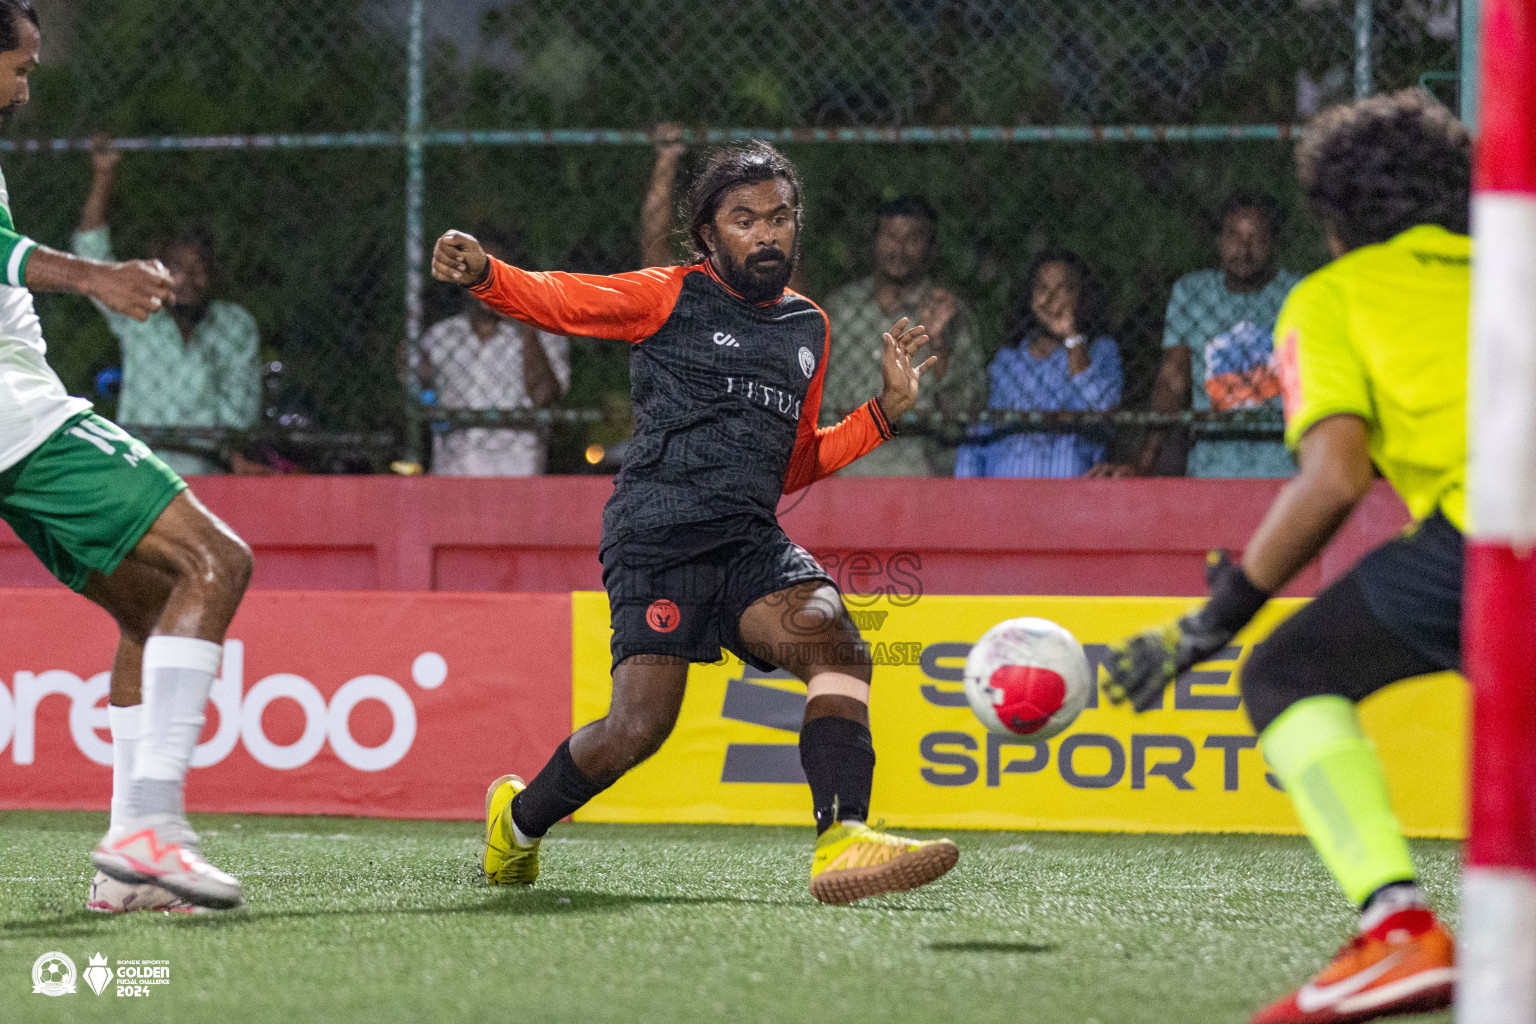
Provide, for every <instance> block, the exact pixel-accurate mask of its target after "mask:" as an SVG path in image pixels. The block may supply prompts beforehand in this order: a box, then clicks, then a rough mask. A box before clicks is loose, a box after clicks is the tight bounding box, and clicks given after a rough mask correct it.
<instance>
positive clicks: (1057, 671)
mask: <svg viewBox="0 0 1536 1024" xmlns="http://www.w3.org/2000/svg"><path fill="white" fill-rule="evenodd" d="M1092 694H1093V675H1092V673H1090V672H1089V671H1088V657H1087V655H1085V654H1084V653H1083V648H1082V645H1081V644H1079V643H1078V642H1077V639H1076V638H1075V637H1073V635H1072V634H1071V633H1068V632H1067V631H1066V630H1065V629H1062V628H1061V627H1060V626H1058V625H1056V623H1054V622H1052V621H1050V620H1049V619H1030V618H1026V619H1009V620H1007V621H1006V622H999V623H998V624H997V625H995V626H993V627H992V628H991V629H989V630H987V631H986V632H985V633H983V634H982V635H981V639H980V640H978V641H976V646H974V647H972V648H971V653H970V654H969V655H968V656H967V657H966V659H965V699H966V700H967V701H969V702H970V705H971V710H972V711H974V712H976V717H977V718H979V719H981V723H982V724H983V725H985V726H986V727H987V728H988V729H990V730H992V731H993V732H996V733H1001V734H1002V735H1004V736H1022V737H1026V738H1028V739H1032V740H1048V739H1050V738H1051V737H1052V736H1055V735H1057V734H1058V733H1060V732H1062V731H1063V730H1065V729H1066V728H1067V727H1068V726H1069V725H1071V724H1072V723H1073V722H1074V721H1076V720H1077V716H1078V715H1079V714H1080V713H1081V712H1082V710H1083V708H1085V707H1087V706H1088V698H1089V697H1090V696H1092Z"/></svg>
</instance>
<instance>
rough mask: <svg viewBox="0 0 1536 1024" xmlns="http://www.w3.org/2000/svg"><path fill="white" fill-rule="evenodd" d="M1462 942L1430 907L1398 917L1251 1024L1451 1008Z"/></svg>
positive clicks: (1326, 1021) (1309, 1023)
mask: <svg viewBox="0 0 1536 1024" xmlns="http://www.w3.org/2000/svg"><path fill="white" fill-rule="evenodd" d="M1455 982H1456V941H1455V939H1453V938H1452V937H1451V933H1450V932H1448V931H1446V930H1445V927H1444V926H1443V925H1442V924H1441V923H1440V922H1439V920H1438V919H1436V917H1435V914H1434V911H1432V910H1429V909H1428V908H1425V907H1411V908H1409V909H1406V910H1399V911H1398V912H1397V913H1395V914H1392V915H1391V916H1390V917H1387V918H1385V919H1384V920H1382V921H1381V922H1380V923H1378V924H1377V925H1376V926H1375V927H1373V928H1371V929H1370V930H1369V931H1365V932H1361V933H1360V934H1359V935H1356V936H1355V937H1354V938H1353V939H1351V940H1349V942H1347V943H1346V944H1345V945H1344V948H1343V949H1341V950H1339V952H1338V954H1337V955H1336V956H1335V957H1334V958H1333V962H1332V963H1330V964H1329V965H1328V966H1327V967H1324V968H1323V969H1322V971H1321V972H1319V973H1318V975H1317V976H1316V977H1314V978H1313V979H1312V980H1311V981H1309V982H1307V983H1306V984H1305V985H1303V986H1301V988H1299V989H1297V990H1296V992H1295V993H1293V994H1291V995H1288V996H1286V997H1285V998H1284V999H1282V1000H1280V1001H1279V1002H1277V1003H1274V1004H1273V1005H1271V1006H1268V1007H1266V1008H1265V1009H1263V1010H1260V1011H1259V1012H1258V1013H1256V1014H1254V1017H1253V1024H1356V1022H1358V1021H1367V1020H1375V1019H1377V1018H1378V1017H1395V1016H1397V1015H1398V1014H1404V1013H1428V1012H1430V1011H1432V1010H1442V1009H1445V1008H1446V1007H1448V1006H1450V1005H1451V991H1452V988H1453V987H1454V985H1455Z"/></svg>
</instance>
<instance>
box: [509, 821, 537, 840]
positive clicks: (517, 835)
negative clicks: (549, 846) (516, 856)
mask: <svg viewBox="0 0 1536 1024" xmlns="http://www.w3.org/2000/svg"><path fill="white" fill-rule="evenodd" d="M507 817H508V818H511V817H512V816H511V815H510V814H509V815H507ZM512 841H513V842H514V843H516V844H517V845H518V846H532V845H533V844H534V843H536V842H538V840H537V839H529V838H528V837H527V836H525V835H523V830H522V829H520V828H518V827H517V821H516V820H513V822H512Z"/></svg>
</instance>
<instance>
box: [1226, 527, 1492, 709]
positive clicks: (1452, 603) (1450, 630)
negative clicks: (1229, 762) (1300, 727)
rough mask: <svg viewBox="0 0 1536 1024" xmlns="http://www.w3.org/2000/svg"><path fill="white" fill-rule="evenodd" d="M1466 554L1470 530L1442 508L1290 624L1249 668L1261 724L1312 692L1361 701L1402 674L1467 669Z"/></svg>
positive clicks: (1249, 689)
mask: <svg viewBox="0 0 1536 1024" xmlns="http://www.w3.org/2000/svg"><path fill="white" fill-rule="evenodd" d="M1464 552H1465V545H1464V543H1463V540H1462V536H1461V532H1460V531H1458V530H1457V529H1456V527H1454V526H1452V525H1451V523H1450V521H1449V520H1447V519H1446V518H1445V516H1444V515H1442V514H1441V513H1439V512H1436V513H1435V514H1434V515H1432V516H1429V517H1428V518H1426V519H1425V520H1424V521H1423V522H1422V523H1419V524H1418V526H1417V527H1416V528H1415V529H1414V530H1412V531H1410V532H1408V533H1405V534H1404V535H1403V536H1401V537H1398V538H1396V539H1394V540H1391V541H1388V542H1387V543H1385V544H1383V545H1382V546H1381V547H1379V548H1377V549H1376V550H1375V551H1372V552H1371V553H1370V554H1368V555H1366V556H1365V558H1363V559H1361V561H1360V564H1359V565H1357V566H1355V567H1354V568H1353V569H1351V570H1350V571H1349V572H1347V573H1345V574H1344V575H1343V576H1341V577H1340V578H1339V579H1337V580H1335V581H1334V582H1333V583H1332V584H1331V585H1329V586H1328V587H1327V588H1326V589H1325V590H1324V591H1323V592H1322V593H1321V594H1319V595H1318V596H1317V597H1316V599H1314V600H1313V601H1312V602H1311V603H1310V604H1308V605H1307V606H1306V607H1305V608H1303V609H1301V610H1300V611H1298V612H1297V613H1296V614H1295V615H1292V616H1291V617H1290V618H1289V619H1286V620H1285V622H1283V623H1281V624H1280V627H1279V628H1278V629H1276V630H1275V631H1274V632H1273V633H1271V634H1270V635H1269V637H1268V639H1266V640H1265V641H1264V642H1263V643H1261V644H1259V645H1258V646H1257V647H1255V648H1254V650H1253V653H1252V654H1251V655H1250V656H1249V658H1248V660H1247V662H1246V663H1244V665H1243V669H1242V690H1243V702H1244V704H1245V705H1246V706H1247V708H1248V715H1249V717H1250V718H1251V719H1252V720H1253V725H1254V730H1255V731H1257V732H1262V731H1263V730H1264V729H1265V728H1266V727H1267V726H1268V725H1269V723H1270V722H1273V721H1274V720H1275V719H1276V718H1278V717H1279V716H1280V713H1281V712H1283V711H1284V710H1285V709H1286V708H1288V707H1290V706H1291V705H1292V704H1294V703H1295V702H1296V701H1298V700H1302V699H1304V698H1307V697H1316V696H1322V695H1336V696H1341V697H1348V698H1349V699H1350V700H1354V701H1359V700H1363V699H1364V698H1366V697H1368V696H1370V695H1371V694H1373V693H1375V692H1376V691H1377V690H1379V689H1381V688H1382V687H1384V686H1387V685H1388V684H1390V683H1395V682H1397V681H1398V680H1400V679H1408V678H1411V677H1413V676H1421V675H1426V674H1428V673H1430V672H1443V671H1448V670H1459V669H1460V668H1461V594H1462V583H1461V580H1462V567H1463V563H1464Z"/></svg>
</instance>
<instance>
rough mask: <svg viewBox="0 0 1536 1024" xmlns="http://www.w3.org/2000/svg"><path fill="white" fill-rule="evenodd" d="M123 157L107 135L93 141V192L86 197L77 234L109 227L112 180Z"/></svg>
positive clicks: (98, 136) (96, 137)
mask: <svg viewBox="0 0 1536 1024" xmlns="http://www.w3.org/2000/svg"><path fill="white" fill-rule="evenodd" d="M121 157H122V154H121V153H119V152H118V151H117V150H115V149H113V148H112V140H110V139H108V138H107V137H106V136H105V135H97V136H95V137H94V138H92V139H91V191H90V193H89V194H88V195H87V196H86V197H85V208H84V209H82V210H81V211H80V226H79V227H77V228H76V229H75V231H76V233H77V234H82V235H84V234H89V233H90V232H92V231H99V230H101V229H102V228H104V227H106V226H107V208H108V205H109V204H110V203H111V201H112V179H113V177H114V176H115V175H116V173H117V161H118V160H119V159H121Z"/></svg>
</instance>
